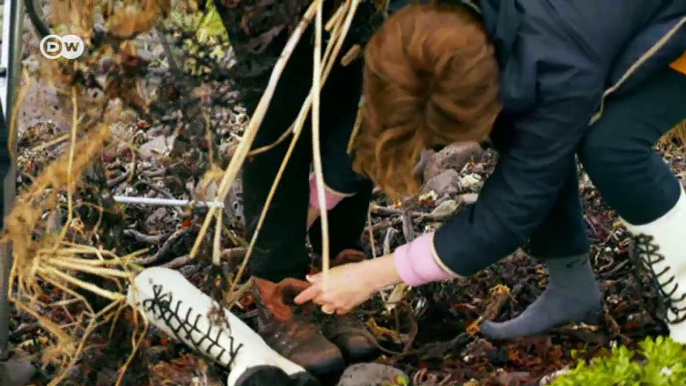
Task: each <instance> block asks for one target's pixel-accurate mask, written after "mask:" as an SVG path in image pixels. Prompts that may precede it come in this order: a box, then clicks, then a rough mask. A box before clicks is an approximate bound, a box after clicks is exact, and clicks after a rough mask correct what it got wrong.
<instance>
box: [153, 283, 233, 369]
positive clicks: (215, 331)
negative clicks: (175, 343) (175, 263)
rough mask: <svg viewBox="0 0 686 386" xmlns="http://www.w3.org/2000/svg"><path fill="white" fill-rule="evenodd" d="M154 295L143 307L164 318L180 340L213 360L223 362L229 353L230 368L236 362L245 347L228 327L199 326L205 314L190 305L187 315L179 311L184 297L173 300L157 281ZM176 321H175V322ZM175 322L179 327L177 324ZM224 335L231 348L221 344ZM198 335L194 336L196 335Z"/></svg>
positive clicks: (154, 285) (161, 318)
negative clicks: (203, 345) (194, 310)
mask: <svg viewBox="0 0 686 386" xmlns="http://www.w3.org/2000/svg"><path fill="white" fill-rule="evenodd" d="M152 291H153V296H152V298H149V299H145V300H144V301H143V303H142V304H143V309H144V310H145V311H146V312H152V314H153V315H155V317H157V318H159V319H160V320H162V321H163V322H164V323H165V324H166V325H167V327H169V329H170V330H171V331H172V332H173V333H174V336H175V337H176V339H177V340H179V341H180V342H190V343H191V344H192V346H193V348H195V349H196V350H198V351H199V352H200V353H201V354H203V355H204V356H206V357H208V358H209V359H211V360H213V361H218V362H221V358H222V357H223V356H224V355H225V354H226V355H228V356H229V361H228V364H227V366H228V367H229V368H231V366H232V365H233V362H234V360H235V358H236V355H238V352H239V351H240V349H241V348H242V347H243V344H237V345H236V344H235V340H234V338H233V335H231V330H230V329H229V328H222V327H219V326H217V325H214V324H212V323H208V324H207V328H206V329H204V330H203V329H201V328H200V327H198V323H199V322H200V318H202V317H203V315H201V314H200V313H199V312H193V308H192V307H189V308H188V311H186V313H185V315H182V313H181V311H180V307H181V303H182V301H181V300H176V301H175V300H174V296H173V294H172V293H171V292H166V293H163V287H162V286H161V285H158V284H153V286H152ZM172 321H175V322H176V323H172ZM175 324H176V326H175ZM222 334H226V336H228V338H229V341H230V344H229V347H223V346H221V345H220V344H219V337H220V336H222ZM194 335H195V337H194ZM202 344H207V348H206V349H204V350H201V348H202ZM214 348H218V350H219V351H218V353H217V354H216V355H215V356H214V357H211V356H210V355H211V354H210V353H211V352H212V349H214Z"/></svg>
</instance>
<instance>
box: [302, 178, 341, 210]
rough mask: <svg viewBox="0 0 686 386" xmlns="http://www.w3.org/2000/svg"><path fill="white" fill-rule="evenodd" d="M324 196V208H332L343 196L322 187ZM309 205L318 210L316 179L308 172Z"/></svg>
mask: <svg viewBox="0 0 686 386" xmlns="http://www.w3.org/2000/svg"><path fill="white" fill-rule="evenodd" d="M324 197H325V200H326V210H331V209H333V208H334V207H335V206H336V205H338V203H339V202H341V201H342V200H343V199H344V198H345V196H342V195H337V194H333V193H332V192H331V191H329V189H327V188H326V186H325V187H324ZM310 206H311V207H312V208H314V209H317V210H319V197H318V195H317V180H316V179H315V178H314V174H310Z"/></svg>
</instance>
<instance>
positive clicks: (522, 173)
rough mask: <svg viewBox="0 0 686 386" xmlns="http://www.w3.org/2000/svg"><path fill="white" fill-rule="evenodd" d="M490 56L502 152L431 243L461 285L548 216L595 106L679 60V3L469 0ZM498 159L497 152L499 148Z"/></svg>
mask: <svg viewBox="0 0 686 386" xmlns="http://www.w3.org/2000/svg"><path fill="white" fill-rule="evenodd" d="M469 3H472V5H475V6H476V7H477V8H478V9H479V11H480V13H481V14H482V16H483V21H484V24H485V25H486V28H487V30H488V33H489V35H490V37H491V38H492V40H493V42H494V45H495V47H496V54H497V59H498V62H499V64H500V66H501V71H502V72H501V87H502V90H501V97H502V101H503V105H504V113H505V114H506V115H507V116H509V117H512V119H511V120H509V124H510V125H509V126H510V127H509V128H508V129H509V130H511V136H510V141H509V142H508V145H507V149H506V150H505V151H501V152H500V158H499V162H498V165H497V166H496V168H495V171H494V173H493V174H492V175H491V176H490V177H489V178H488V180H487V181H486V183H485V184H484V187H483V189H482V192H481V194H480V196H479V200H478V202H477V203H476V204H474V205H473V206H472V207H470V208H468V209H466V210H463V211H461V212H460V213H459V214H458V215H457V216H456V217H454V218H453V219H451V220H450V221H449V222H447V223H446V224H445V225H443V226H442V227H441V228H439V229H438V230H437V232H436V234H435V236H434V248H435V251H436V254H437V256H436V257H437V258H438V260H439V261H440V262H442V263H443V265H444V268H448V269H449V270H452V271H453V272H454V273H457V274H459V275H463V276H467V275H471V274H474V273H475V272H477V271H479V270H481V269H483V268H485V267H486V266H488V265H490V264H492V263H494V262H496V261H498V260H500V259H501V258H503V257H505V256H507V255H509V254H510V253H512V252H514V250H515V249H516V248H517V247H519V246H521V245H523V244H525V243H526V242H527V241H528V239H529V238H530V237H531V235H532V233H533V232H534V230H535V229H536V227H537V226H538V225H539V224H541V223H542V222H543V221H544V220H545V218H546V216H547V214H548V212H549V211H550V210H551V208H552V206H553V204H554V202H555V200H556V198H557V194H558V192H559V190H560V189H561V187H562V184H563V182H564V179H565V177H566V176H567V175H566V174H565V173H561V172H560V171H561V170H563V169H564V167H565V165H568V164H569V162H570V159H574V157H575V154H576V149H577V147H578V145H579V143H580V141H581V139H582V137H583V136H584V134H585V133H586V132H587V130H589V129H591V127H590V124H591V123H592V122H593V121H594V120H595V119H597V118H599V116H600V115H601V114H602V105H603V100H604V98H605V97H607V96H608V95H619V94H621V93H623V92H626V91H627V90H630V89H632V88H635V87H637V86H639V85H640V84H641V82H642V81H644V80H645V79H646V78H647V77H649V76H650V75H651V74H654V73H655V72H656V71H660V70H663V69H665V68H666V67H667V66H668V65H669V64H670V63H671V62H672V61H674V60H675V59H676V58H678V57H679V56H681V54H683V53H684V52H685V51H686V0H473V1H471V2H469ZM499 150H500V149H499Z"/></svg>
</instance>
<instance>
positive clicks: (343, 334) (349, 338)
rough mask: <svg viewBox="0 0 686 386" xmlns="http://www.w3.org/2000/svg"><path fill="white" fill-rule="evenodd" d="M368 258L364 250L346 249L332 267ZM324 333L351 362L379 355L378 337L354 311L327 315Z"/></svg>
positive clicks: (333, 262) (323, 328)
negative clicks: (375, 336)
mask: <svg viewBox="0 0 686 386" xmlns="http://www.w3.org/2000/svg"><path fill="white" fill-rule="evenodd" d="M365 258H366V256H365V254H364V252H362V251H358V250H355V249H346V250H344V251H341V253H339V254H338V256H336V258H335V259H334V260H333V261H332V262H331V266H332V267H336V266H339V265H343V264H349V263H357V262H360V261H362V260H364V259H365ZM322 333H323V334H324V336H325V337H326V338H327V339H328V340H329V341H331V342H332V343H333V344H335V345H336V346H338V348H339V349H340V350H341V351H342V352H343V355H344V356H345V358H346V359H347V360H348V361H350V362H356V361H365V360H371V359H374V358H375V357H377V356H378V355H379V350H378V345H377V344H376V339H374V336H373V335H372V334H371V333H370V332H369V330H367V328H366V327H365V325H364V323H362V322H361V321H360V320H359V319H357V317H356V316H355V315H354V314H353V313H348V314H345V315H326V316H325V317H324V323H323V326H322Z"/></svg>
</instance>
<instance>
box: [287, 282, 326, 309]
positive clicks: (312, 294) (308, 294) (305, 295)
mask: <svg viewBox="0 0 686 386" xmlns="http://www.w3.org/2000/svg"><path fill="white" fill-rule="evenodd" d="M321 292H322V289H321V287H320V286H319V285H311V286H310V287H309V288H307V289H305V290H304V291H302V292H301V293H299V294H298V296H296V297H295V299H293V301H294V302H295V304H298V305H300V304H304V303H307V302H309V301H310V300H312V299H314V298H316V297H318V296H319V295H320V294H321Z"/></svg>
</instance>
